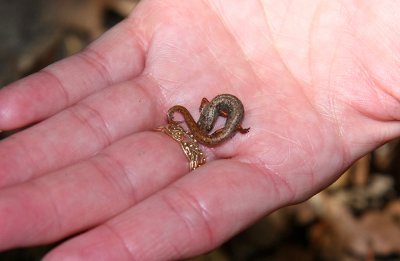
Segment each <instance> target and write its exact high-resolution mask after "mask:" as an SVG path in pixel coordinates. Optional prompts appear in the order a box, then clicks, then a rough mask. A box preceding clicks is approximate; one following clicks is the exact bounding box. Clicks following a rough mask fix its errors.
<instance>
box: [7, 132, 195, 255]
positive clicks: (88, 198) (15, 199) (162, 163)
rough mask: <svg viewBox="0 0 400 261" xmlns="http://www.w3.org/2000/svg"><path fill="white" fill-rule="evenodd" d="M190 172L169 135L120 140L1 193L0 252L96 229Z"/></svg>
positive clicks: (133, 136)
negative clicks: (83, 159) (98, 152)
mask: <svg viewBox="0 0 400 261" xmlns="http://www.w3.org/2000/svg"><path fill="white" fill-rule="evenodd" d="M187 171H188V164H187V160H186V158H185V156H184V154H183V153H182V151H181V150H180V148H179V145H178V144H177V143H176V142H175V141H173V140H172V139H170V138H168V136H166V135H165V134H162V133H158V132H145V133H140V134H135V135H132V136H130V137H128V138H125V139H123V140H120V141H119V142H117V143H115V144H113V145H112V146H110V147H109V148H107V149H106V150H104V151H103V152H101V153H100V154H98V155H96V156H95V157H93V158H91V159H89V160H88V161H85V162H82V163H79V164H77V165H74V166H72V167H69V168H66V169H63V170H60V171H57V172H55V173H52V174H49V175H46V176H45V177H42V178H39V179H36V180H34V181H30V182H26V183H23V184H21V185H18V186H14V187H10V188H8V189H5V190H2V191H0V216H1V219H0V231H1V233H0V250H1V249H3V250H4V249H7V248H11V247H17V246H28V245H36V244H43V243H49V242H53V241H55V240H59V239H61V238H63V237H66V236H68V235H71V234H73V233H76V232H78V231H80V230H83V229H87V228H88V227H93V226H94V225H97V224H99V223H101V222H104V221H105V220H107V219H109V218H110V217H112V216H114V215H116V214H117V213H119V212H121V211H122V210H124V209H126V208H128V207H129V206H132V205H134V204H135V203H137V202H139V201H141V200H142V199H144V198H145V197H147V196H149V195H150V194H151V193H153V192H154V191H157V190H159V189H161V188H163V187H165V186H166V185H167V184H169V183H171V182H172V181H173V180H176V179H177V178H178V177H180V176H182V175H183V174H184V173H186V172H187Z"/></svg>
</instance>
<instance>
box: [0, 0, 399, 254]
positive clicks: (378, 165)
mask: <svg viewBox="0 0 400 261" xmlns="http://www.w3.org/2000/svg"><path fill="white" fill-rule="evenodd" d="M138 1H139V0H114V1H111V0H70V1H66V0H53V1H44V0H35V1H28V0H16V1H0V40H1V41H0V87H3V86H5V85H6V84H8V83H10V82H13V81H15V80H17V79H19V78H21V77H24V76H26V75H29V74H31V73H33V72H36V71H38V70H40V69H41V68H43V67H45V66H46V65H48V64H51V63H53V62H55V61H57V60H60V59H62V58H64V57H66V56H69V55H72V54H74V53H76V52H79V51H80V50H82V49H83V48H84V47H85V46H86V45H87V44H88V43H90V42H91V41H93V40H94V39H96V38H97V37H98V36H99V35H101V34H102V33H103V32H104V31H105V30H107V29H108V28H110V27H112V26H113V25H115V24H116V23H118V22H119V21H121V20H122V19H124V17H125V16H126V15H127V14H128V13H129V12H130V11H131V10H132V9H133V8H134V7H135V6H136V4H137V2H138ZM0 135H1V137H0V138H5V137H6V136H8V135H12V132H7V133H1V134H0ZM399 192H400V143H399V142H398V141H393V142H391V143H389V144H386V145H384V146H382V147H381V148H379V149H377V150H376V151H374V152H373V153H371V154H369V155H366V156H365V157H363V158H362V159H360V160H359V161H358V162H357V163H355V164H354V166H352V167H351V168H350V169H349V170H348V171H347V172H346V173H345V174H344V175H343V176H342V177H341V178H340V179H339V180H338V181H337V182H336V183H334V184H333V185H332V186H330V187H329V188H327V189H326V190H325V191H323V192H321V193H319V194H318V195H316V196H314V197H313V198H311V199H310V200H308V201H306V202H304V203H302V204H298V205H294V206H290V207H286V208H284V209H281V210H279V211H276V212H274V213H273V214H271V215H269V216H267V217H265V218H264V219H262V220H260V221H259V222H257V223H256V224H254V225H253V226H252V227H250V228H249V229H247V230H246V231H243V232H242V233H241V234H239V235H238V236H236V237H235V238H233V239H231V240H230V241H228V242H227V243H225V244H224V245H223V246H221V247H220V248H218V249H216V250H214V251H212V252H211V253H209V254H207V255H203V256H200V257H197V258H194V259H191V260H192V261H201V260H204V261H236V260H237V261H239V260H240V261H241V260H246V261H247V260H249V261H253V260H254V261H256V260H257V261H261V260H274V261H275V260H277V261H278V260H299V261H301V260H349V261H350V260H351V261H352V260H367V261H372V260H385V261H387V260H400V200H399V197H398V195H399ZM0 218H1V217H0ZM0 233H1V231H0ZM59 243H60V242H57V243H55V244H52V245H49V246H41V247H35V248H26V249H17V250H12V251H7V252H3V253H0V260H1V261H3V260H40V259H41V257H42V256H43V255H44V254H45V253H46V252H48V251H49V250H50V249H51V248H52V247H54V246H56V245H57V244H59ZM154 244H157V242H154Z"/></svg>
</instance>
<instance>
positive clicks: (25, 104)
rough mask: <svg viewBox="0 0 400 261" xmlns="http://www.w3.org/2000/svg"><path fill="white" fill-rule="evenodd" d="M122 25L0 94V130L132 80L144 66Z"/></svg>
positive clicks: (128, 24)
mask: <svg viewBox="0 0 400 261" xmlns="http://www.w3.org/2000/svg"><path fill="white" fill-rule="evenodd" d="M133 28H134V25H133V22H132V20H125V21H123V22H121V23H120V24H118V25H117V26H115V27H114V28H113V29H111V30H110V31H108V32H107V33H105V34H104V35H103V36H102V37H101V38H100V39H98V40H97V41H95V42H93V43H92V44H91V45H90V46H88V47H87V48H86V50H84V51H83V52H81V53H79V54H76V55H73V56H71V57H69V58H67V59H64V60H62V61H60V62H57V63H55V64H52V65H50V66H48V67H46V68H44V69H43V70H42V71H40V72H38V73H35V74H33V75H31V76H28V77H26V78H24V79H21V80H19V81H17V82H15V83H12V84H10V85H9V86H7V87H5V88H4V89H2V90H1V91H0V130H10V129H15V128H18V127H22V126H24V125H27V124H30V123H32V122H35V121H39V120H41V119H43V118H46V117H48V116H50V115H52V114H54V113H56V112H57V111H59V110H61V109H63V108H65V107H67V106H69V105H71V104H74V103H76V102H77V101H79V100H80V99H82V98H84V97H86V96H87V95H89V94H90V93H92V92H94V91H96V90H99V89H102V88H105V87H107V86H109V85H111V84H113V83H117V82H121V81H124V80H127V79H130V78H132V77H134V76H137V75H138V74H139V73H140V72H141V71H142V70H143V67H144V51H143V49H144V48H143V43H141V41H140V40H139V39H141V37H140V36H139V32H138V30H135V29H133Z"/></svg>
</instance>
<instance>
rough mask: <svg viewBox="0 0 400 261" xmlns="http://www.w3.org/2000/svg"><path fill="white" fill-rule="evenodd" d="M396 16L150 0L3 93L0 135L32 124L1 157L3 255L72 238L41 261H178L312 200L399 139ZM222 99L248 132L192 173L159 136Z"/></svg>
mask: <svg viewBox="0 0 400 261" xmlns="http://www.w3.org/2000/svg"><path fill="white" fill-rule="evenodd" d="M399 9H400V3H399V2H398V1H365V0H362V1H361V0H360V1H251V0H250V1H245V2H244V1H237V0H233V1H232V0H220V1H212V0H209V1H182V0H148V1H146V0H144V1H143V2H142V3H141V4H140V5H139V6H138V7H137V8H136V10H134V11H133V13H132V14H131V16H130V17H129V18H127V19H126V20H125V21H124V22H122V23H121V24H119V25H117V26H116V27H115V28H113V29H112V30H110V31H109V32H107V33H106V34H105V35H104V36H103V37H101V38H100V39H98V40H97V41H96V42H94V43H93V44H92V45H91V46H90V47H88V49H86V50H85V51H84V52H82V53H80V54H78V55H75V56H73V57H70V58H67V59H65V60H63V61H61V62H59V63H56V64H53V65H51V66H49V67H47V68H45V69H44V70H43V71H41V72H39V73H37V74H34V75H31V76H29V77H27V78H25V79H22V80H20V81H18V82H15V83H13V84H11V85H10V86H8V87H6V88H4V89H3V90H1V91H0V129H3V130H11V129H15V128H18V127H22V126H26V125H29V124H31V123H34V122H38V121H41V122H40V123H38V124H36V125H34V126H33V127H30V128H28V129H26V130H24V131H22V132H20V133H18V134H16V135H15V136H13V137H11V138H8V139H6V140H3V141H2V142H1V143H0V187H1V189H0V216H1V218H0V231H1V233H0V250H6V249H11V248H16V247H24V246H32V245H39V244H45V243H50V242H54V241H57V240H60V239H63V238H66V237H69V236H72V235H75V236H72V237H71V238H70V239H68V240H67V241H66V242H65V243H63V244H61V245H60V246H58V247H57V248H55V249H54V250H52V251H51V252H50V253H49V254H48V255H47V256H46V258H45V260H65V259H68V258H70V259H71V260H80V259H82V260H165V259H182V258H187V257H191V256H195V255H198V254H201V253H204V252H207V251H209V250H211V249H213V248H215V247H217V246H218V245H220V244H221V243H223V242H224V241H226V240H227V239H229V238H230V237H231V236H233V235H235V234H236V233H238V232H239V231H240V230H242V229H244V228H246V227H247V226H249V225H250V224H252V223H253V222H254V221H256V220H257V219H259V218H261V217H263V216H265V215H267V214H269V213H271V212H272V211H274V210H276V209H278V208H281V207H283V206H286V205H289V204H294V203H297V202H301V201H303V200H305V199H307V198H309V197H310V196H312V195H314V194H315V193H317V192H318V191H320V190H322V189H323V188H324V187H326V186H327V185H329V184H330V183H332V182H333V181H334V180H336V179H337V178H338V177H339V176H340V175H341V174H342V172H343V171H344V170H345V169H346V168H347V167H348V166H349V165H350V164H351V163H352V162H354V161H355V160H357V159H358V158H359V157H361V156H362V155H364V154H366V153H368V152H369V151H371V150H373V149H374V148H376V147H377V146H379V145H381V144H383V143H384V142H386V141H389V140H391V139H393V138H396V137H398V136H399V135H400V123H399V119H400V106H399V99H400V88H399V83H400V78H399V77H400V74H399V73H398V68H400V60H399V57H400V51H399V50H400V49H399V46H400V20H399V19H398V17H397V12H396V10H399ZM220 93H232V94H234V95H236V96H237V97H239V98H240V99H241V100H242V102H243V104H244V107H245V117H244V121H243V123H242V125H243V126H244V127H250V128H251V130H250V132H249V133H247V134H240V133H238V134H236V135H235V136H234V137H233V138H232V139H231V140H229V141H228V142H226V143H224V144H223V145H221V146H218V147H216V148H213V149H204V152H205V153H206V155H207V159H208V162H207V164H206V165H204V166H202V167H200V168H199V169H197V170H195V171H193V172H191V173H189V174H188V165H187V164H188V162H187V160H186V158H185V156H184V154H183V153H182V151H181V149H180V147H179V145H178V144H177V143H176V142H175V141H173V140H172V139H171V138H170V137H168V136H167V135H165V134H163V133H159V132H154V131H152V129H154V128H155V127H157V126H160V125H162V124H165V123H166V112H167V110H168V108H170V107H172V106H173V105H176V104H181V105H184V106H185V107H187V108H188V109H189V110H190V111H191V112H192V114H194V115H196V113H197V112H198V106H199V104H200V102H201V99H202V98H203V97H207V98H208V99H212V98H213V97H215V96H216V95H217V94H220ZM42 120H43V121H42ZM78 232H81V233H78Z"/></svg>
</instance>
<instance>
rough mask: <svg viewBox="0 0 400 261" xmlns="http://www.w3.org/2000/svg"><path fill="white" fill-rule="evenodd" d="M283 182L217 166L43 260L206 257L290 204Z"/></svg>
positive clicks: (239, 167) (233, 165)
mask: <svg viewBox="0 0 400 261" xmlns="http://www.w3.org/2000/svg"><path fill="white" fill-rule="evenodd" d="M293 193H294V192H293V191H291V190H290V188H288V187H287V186H286V183H285V181H284V180H282V179H280V178H278V177H277V176H273V175H271V174H265V173H262V172H261V171H260V169H258V168H254V167H253V166H251V165H248V164H244V163H239V162H235V161H234V160H221V161H215V162H213V163H211V164H209V165H205V166H204V167H201V168H199V169H198V170H196V171H195V172H193V173H192V174H189V175H187V176H185V177H183V178H182V179H180V180H179V181H177V182H176V183H173V184H172V185H170V186H168V187H167V188H166V189H165V190H163V191H162V192H160V193H157V194H155V195H154V196H152V197H150V198H148V199H147V200H145V201H143V202H141V203H140V204H139V205H137V206H135V207H134V208H132V209H130V210H128V211H126V212H124V213H122V214H121V215H119V216H117V217H116V218H114V219H112V220H110V221H109V222H107V223H106V224H104V225H100V226H99V227H97V228H94V229H93V230H90V231H89V232H87V233H84V234H82V235H80V236H78V237H76V238H72V239H71V240H69V241H67V242H66V243H64V244H62V245H61V246H59V247H57V248H56V249H55V250H53V251H52V252H50V253H49V255H48V256H47V257H46V258H45V259H44V260H60V259H71V260H72V259H73V260H98V259H103V260H181V259H183V258H187V257H190V256H193V255H197V254H200V253H203V252H205V251H208V250H210V249H212V248H214V247H216V246H217V245H219V244H221V243H222V242H223V241H224V240H226V239H227V238H229V237H231V236H232V235H233V234H235V233H237V232H238V231H240V230H242V229H243V228H245V227H246V226H248V225H249V224H251V223H252V222H254V221H255V220H256V219H258V218H260V217H261V216H262V215H264V214H266V213H268V212H271V211H272V210H274V209H276V208H278V207H281V206H283V205H286V204H288V203H289V202H290V201H291V200H292V196H293V195H294V194H293Z"/></svg>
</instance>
